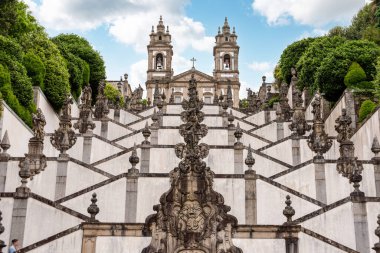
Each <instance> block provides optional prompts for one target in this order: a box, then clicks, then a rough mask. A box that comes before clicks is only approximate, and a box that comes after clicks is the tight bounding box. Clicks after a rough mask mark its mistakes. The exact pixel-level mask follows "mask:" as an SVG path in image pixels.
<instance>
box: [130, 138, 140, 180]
mask: <svg viewBox="0 0 380 253" xmlns="http://www.w3.org/2000/svg"><path fill="white" fill-rule="evenodd" d="M129 162H130V163H131V164H132V168H130V169H129V170H128V174H133V175H138V173H139V170H138V169H137V168H136V164H138V163H139V162H140V158H139V157H138V156H137V151H136V143H135V144H134V146H133V149H132V153H131V156H130V157H129Z"/></svg>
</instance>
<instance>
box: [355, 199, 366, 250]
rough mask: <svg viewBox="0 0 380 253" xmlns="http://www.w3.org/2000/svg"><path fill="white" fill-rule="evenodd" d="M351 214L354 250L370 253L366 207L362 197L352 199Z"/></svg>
mask: <svg viewBox="0 0 380 253" xmlns="http://www.w3.org/2000/svg"><path fill="white" fill-rule="evenodd" d="M352 212H353V214H354V228H355V241H356V250H357V251H359V252H370V247H369V234H368V221H367V205H366V202H365V200H364V197H352Z"/></svg>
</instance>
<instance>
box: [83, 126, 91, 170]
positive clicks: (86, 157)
mask: <svg viewBox="0 0 380 253" xmlns="http://www.w3.org/2000/svg"><path fill="white" fill-rule="evenodd" d="M92 136H93V133H92V131H87V132H86V133H84V134H83V153H82V161H83V162H85V163H88V164H90V163H91V150H92Z"/></svg>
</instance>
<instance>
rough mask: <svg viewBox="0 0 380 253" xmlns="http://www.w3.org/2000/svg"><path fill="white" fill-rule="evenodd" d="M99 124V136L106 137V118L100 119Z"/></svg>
mask: <svg viewBox="0 0 380 253" xmlns="http://www.w3.org/2000/svg"><path fill="white" fill-rule="evenodd" d="M100 122H101V126H100V136H101V137H103V138H105V139H107V135H108V119H107V118H103V119H101V120H100Z"/></svg>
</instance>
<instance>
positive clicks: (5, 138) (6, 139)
mask: <svg viewBox="0 0 380 253" xmlns="http://www.w3.org/2000/svg"><path fill="white" fill-rule="evenodd" d="M0 147H1V148H2V149H3V152H2V153H1V154H0V156H1V159H4V158H5V159H7V158H9V154H8V153H7V151H8V149H9V148H10V147H11V143H10V141H9V136H8V130H6V131H5V134H4V136H3V139H2V140H1V143H0Z"/></svg>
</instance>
